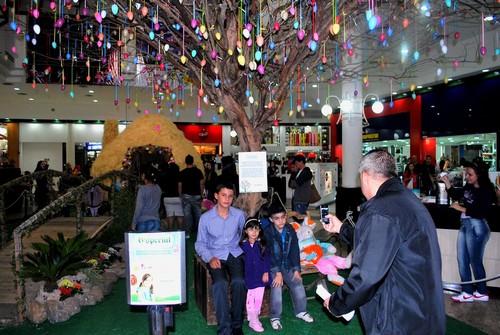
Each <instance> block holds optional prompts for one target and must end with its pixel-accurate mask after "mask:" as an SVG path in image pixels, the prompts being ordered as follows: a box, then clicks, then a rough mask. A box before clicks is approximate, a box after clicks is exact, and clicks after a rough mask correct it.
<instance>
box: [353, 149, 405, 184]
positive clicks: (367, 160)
mask: <svg viewBox="0 0 500 335" xmlns="http://www.w3.org/2000/svg"><path fill="white" fill-rule="evenodd" d="M361 172H368V173H370V174H377V175H380V176H383V177H387V178H391V177H396V176H397V175H398V174H397V172H396V161H395V160H394V157H392V156H391V154H390V153H388V152H387V151H385V150H373V151H370V152H369V153H367V154H366V155H365V156H363V158H362V159H361V164H360V166H359V173H361Z"/></svg>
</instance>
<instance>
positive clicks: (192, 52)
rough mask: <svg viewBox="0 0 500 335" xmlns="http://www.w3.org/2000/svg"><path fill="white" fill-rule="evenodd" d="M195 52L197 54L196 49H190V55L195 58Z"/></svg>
mask: <svg viewBox="0 0 500 335" xmlns="http://www.w3.org/2000/svg"><path fill="white" fill-rule="evenodd" d="M197 54H198V52H197V51H196V49H193V50H191V57H192V58H195V57H196V55H197Z"/></svg>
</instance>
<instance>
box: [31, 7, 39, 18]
mask: <svg viewBox="0 0 500 335" xmlns="http://www.w3.org/2000/svg"><path fill="white" fill-rule="evenodd" d="M31 14H32V15H33V17H34V18H35V19H38V18H39V17H40V11H39V10H38V8H35V9H33V12H32V13H31Z"/></svg>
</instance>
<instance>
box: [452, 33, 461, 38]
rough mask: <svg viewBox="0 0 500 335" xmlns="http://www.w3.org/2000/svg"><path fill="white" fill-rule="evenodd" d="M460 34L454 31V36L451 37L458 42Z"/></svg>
mask: <svg viewBox="0 0 500 335" xmlns="http://www.w3.org/2000/svg"><path fill="white" fill-rule="evenodd" d="M460 36H461V35H460V32H459V31H456V32H455V34H453V37H454V38H455V39H456V40H459V39H460Z"/></svg>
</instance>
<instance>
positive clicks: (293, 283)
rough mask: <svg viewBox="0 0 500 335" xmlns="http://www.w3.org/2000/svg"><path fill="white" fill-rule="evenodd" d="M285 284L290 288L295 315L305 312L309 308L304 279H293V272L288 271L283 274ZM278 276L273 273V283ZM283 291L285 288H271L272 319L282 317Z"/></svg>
mask: <svg viewBox="0 0 500 335" xmlns="http://www.w3.org/2000/svg"><path fill="white" fill-rule="evenodd" d="M281 274H282V275H283V282H284V284H286V286H288V288H289V290H290V294H291V296H292V303H293V310H294V313H295V315H297V314H299V313H302V312H305V311H306V307H307V297H306V290H305V289H304V285H303V284H302V279H300V280H297V279H294V278H293V271H291V270H287V271H283V272H282V273H281ZM275 275H276V274H274V273H271V282H272V281H273V280H274V277H275ZM282 289H283V287H271V319H279V318H280V317H281V312H282V309H283V306H282Z"/></svg>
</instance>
